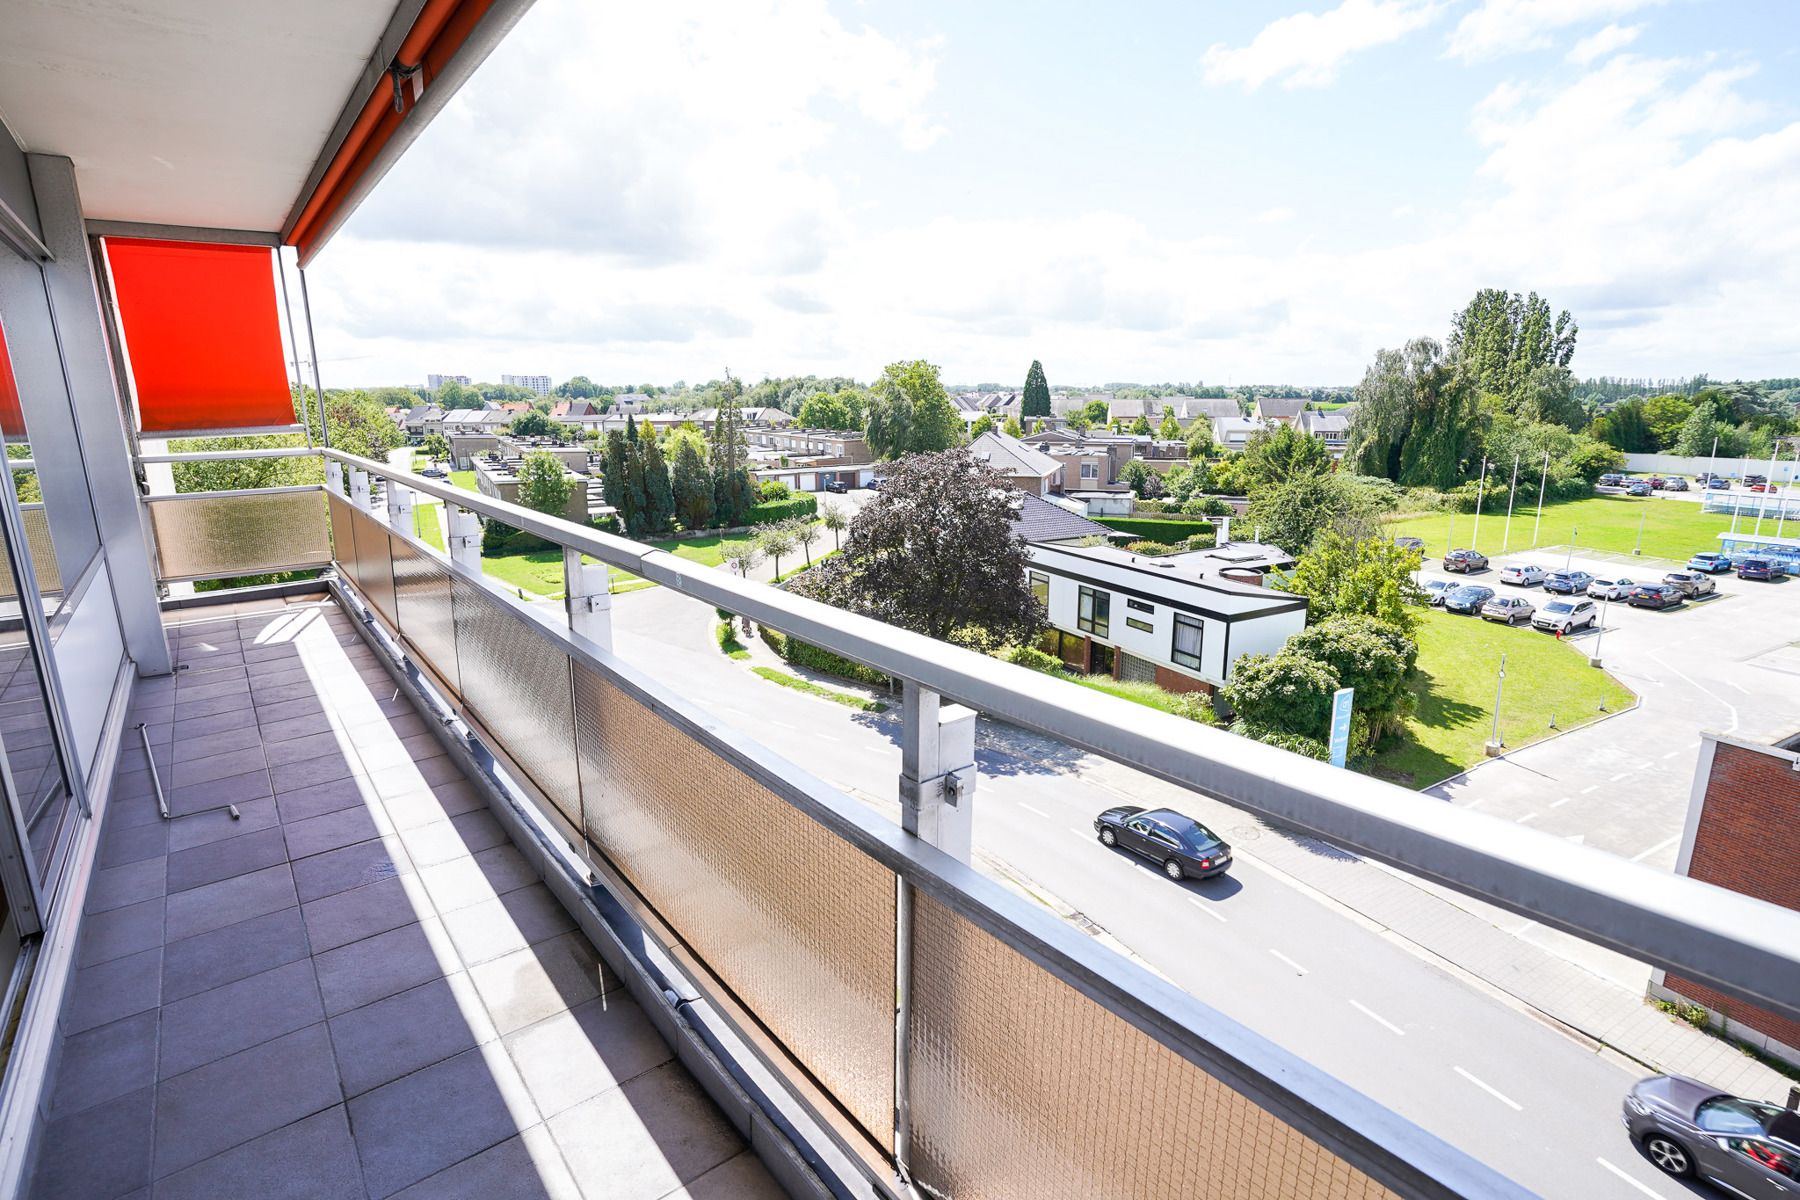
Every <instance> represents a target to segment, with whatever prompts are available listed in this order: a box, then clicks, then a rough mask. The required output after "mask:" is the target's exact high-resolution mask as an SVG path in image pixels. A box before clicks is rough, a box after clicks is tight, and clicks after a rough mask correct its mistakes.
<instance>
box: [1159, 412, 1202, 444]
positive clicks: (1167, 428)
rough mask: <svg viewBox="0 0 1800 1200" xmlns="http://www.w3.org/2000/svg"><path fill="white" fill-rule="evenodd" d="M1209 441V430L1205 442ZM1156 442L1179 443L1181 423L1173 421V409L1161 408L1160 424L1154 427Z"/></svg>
mask: <svg viewBox="0 0 1800 1200" xmlns="http://www.w3.org/2000/svg"><path fill="white" fill-rule="evenodd" d="M1211 439H1212V434H1211V431H1210V430H1209V431H1208V433H1207V440H1208V441H1210V440H1211ZM1156 440H1157V441H1159V442H1179V441H1180V440H1181V422H1180V421H1177V420H1176V419H1175V410H1174V409H1173V408H1169V407H1167V406H1165V407H1164V408H1163V415H1162V424H1160V425H1158V426H1157V427H1156Z"/></svg>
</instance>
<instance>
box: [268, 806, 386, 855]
mask: <svg viewBox="0 0 1800 1200" xmlns="http://www.w3.org/2000/svg"><path fill="white" fill-rule="evenodd" d="M385 824H386V821H385V819H383V818H378V817H377V816H376V814H375V810H373V809H371V808H366V807H364V806H362V805H355V806H352V807H349V808H341V809H339V810H338V811H336V812H330V813H326V814H325V815H324V816H321V817H309V818H308V819H306V820H304V821H291V822H289V823H288V824H286V825H283V826H282V833H283V835H284V836H285V837H286V838H287V848H288V854H289V856H290V857H293V858H296V859H299V858H305V857H307V856H308V855H312V854H323V853H325V851H327V850H336V849H338V848H339V847H340V846H351V845H355V844H356V843H357V842H366V841H368V840H369V839H370V838H372V837H378V836H380V834H381V832H382V830H383V828H384V826H385Z"/></svg>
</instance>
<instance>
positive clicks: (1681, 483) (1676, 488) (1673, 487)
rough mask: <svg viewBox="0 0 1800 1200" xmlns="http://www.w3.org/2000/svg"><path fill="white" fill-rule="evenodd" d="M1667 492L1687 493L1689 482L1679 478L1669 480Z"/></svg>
mask: <svg viewBox="0 0 1800 1200" xmlns="http://www.w3.org/2000/svg"><path fill="white" fill-rule="evenodd" d="M1667 490H1668V491H1671V492H1685V491H1687V490H1688V481H1687V480H1685V479H1679V478H1677V479H1671V480H1669V486H1668V489H1667Z"/></svg>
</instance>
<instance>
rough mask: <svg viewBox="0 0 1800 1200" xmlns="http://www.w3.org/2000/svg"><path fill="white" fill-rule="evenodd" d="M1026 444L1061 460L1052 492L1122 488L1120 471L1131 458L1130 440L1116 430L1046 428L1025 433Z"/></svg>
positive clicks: (1100, 490)
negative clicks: (1060, 468) (1059, 473)
mask: <svg viewBox="0 0 1800 1200" xmlns="http://www.w3.org/2000/svg"><path fill="white" fill-rule="evenodd" d="M1020 440H1021V441H1022V442H1023V443H1024V444H1025V445H1027V446H1029V447H1031V448H1032V449H1034V450H1037V451H1039V452H1040V453H1043V454H1047V455H1049V456H1050V457H1051V458H1054V459H1055V460H1056V461H1057V462H1059V463H1061V464H1062V468H1063V471H1062V475H1061V477H1060V478H1058V479H1054V480H1052V481H1051V484H1050V490H1051V491H1052V492H1059V493H1066V494H1069V495H1074V494H1076V493H1079V492H1125V493H1129V492H1130V490H1131V489H1130V488H1128V487H1126V486H1125V485H1124V484H1122V483H1120V482H1119V472H1120V470H1122V469H1123V468H1124V466H1125V464H1126V463H1128V462H1130V461H1131V450H1132V445H1133V443H1132V441H1131V439H1129V438H1126V437H1121V436H1118V435H1116V434H1087V433H1080V432H1078V431H1076V430H1073V429H1049V430H1045V431H1044V432H1043V433H1031V434H1026V435H1025V437H1023V438H1022V439H1020Z"/></svg>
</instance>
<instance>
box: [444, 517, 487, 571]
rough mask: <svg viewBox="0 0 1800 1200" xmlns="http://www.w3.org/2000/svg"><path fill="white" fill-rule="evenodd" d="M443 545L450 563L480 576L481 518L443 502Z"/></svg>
mask: <svg viewBox="0 0 1800 1200" xmlns="http://www.w3.org/2000/svg"><path fill="white" fill-rule="evenodd" d="M444 524H445V525H446V526H447V528H446V529H445V531H444V545H445V546H447V547H448V548H449V551H450V561H451V562H453V563H456V564H457V565H458V566H461V567H466V568H468V569H469V570H471V571H473V572H475V574H477V575H479V574H481V518H479V517H477V516H476V515H475V514H474V513H472V512H470V511H469V510H468V509H466V508H464V507H463V506H462V505H460V504H451V503H450V502H449V501H445V502H444Z"/></svg>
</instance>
